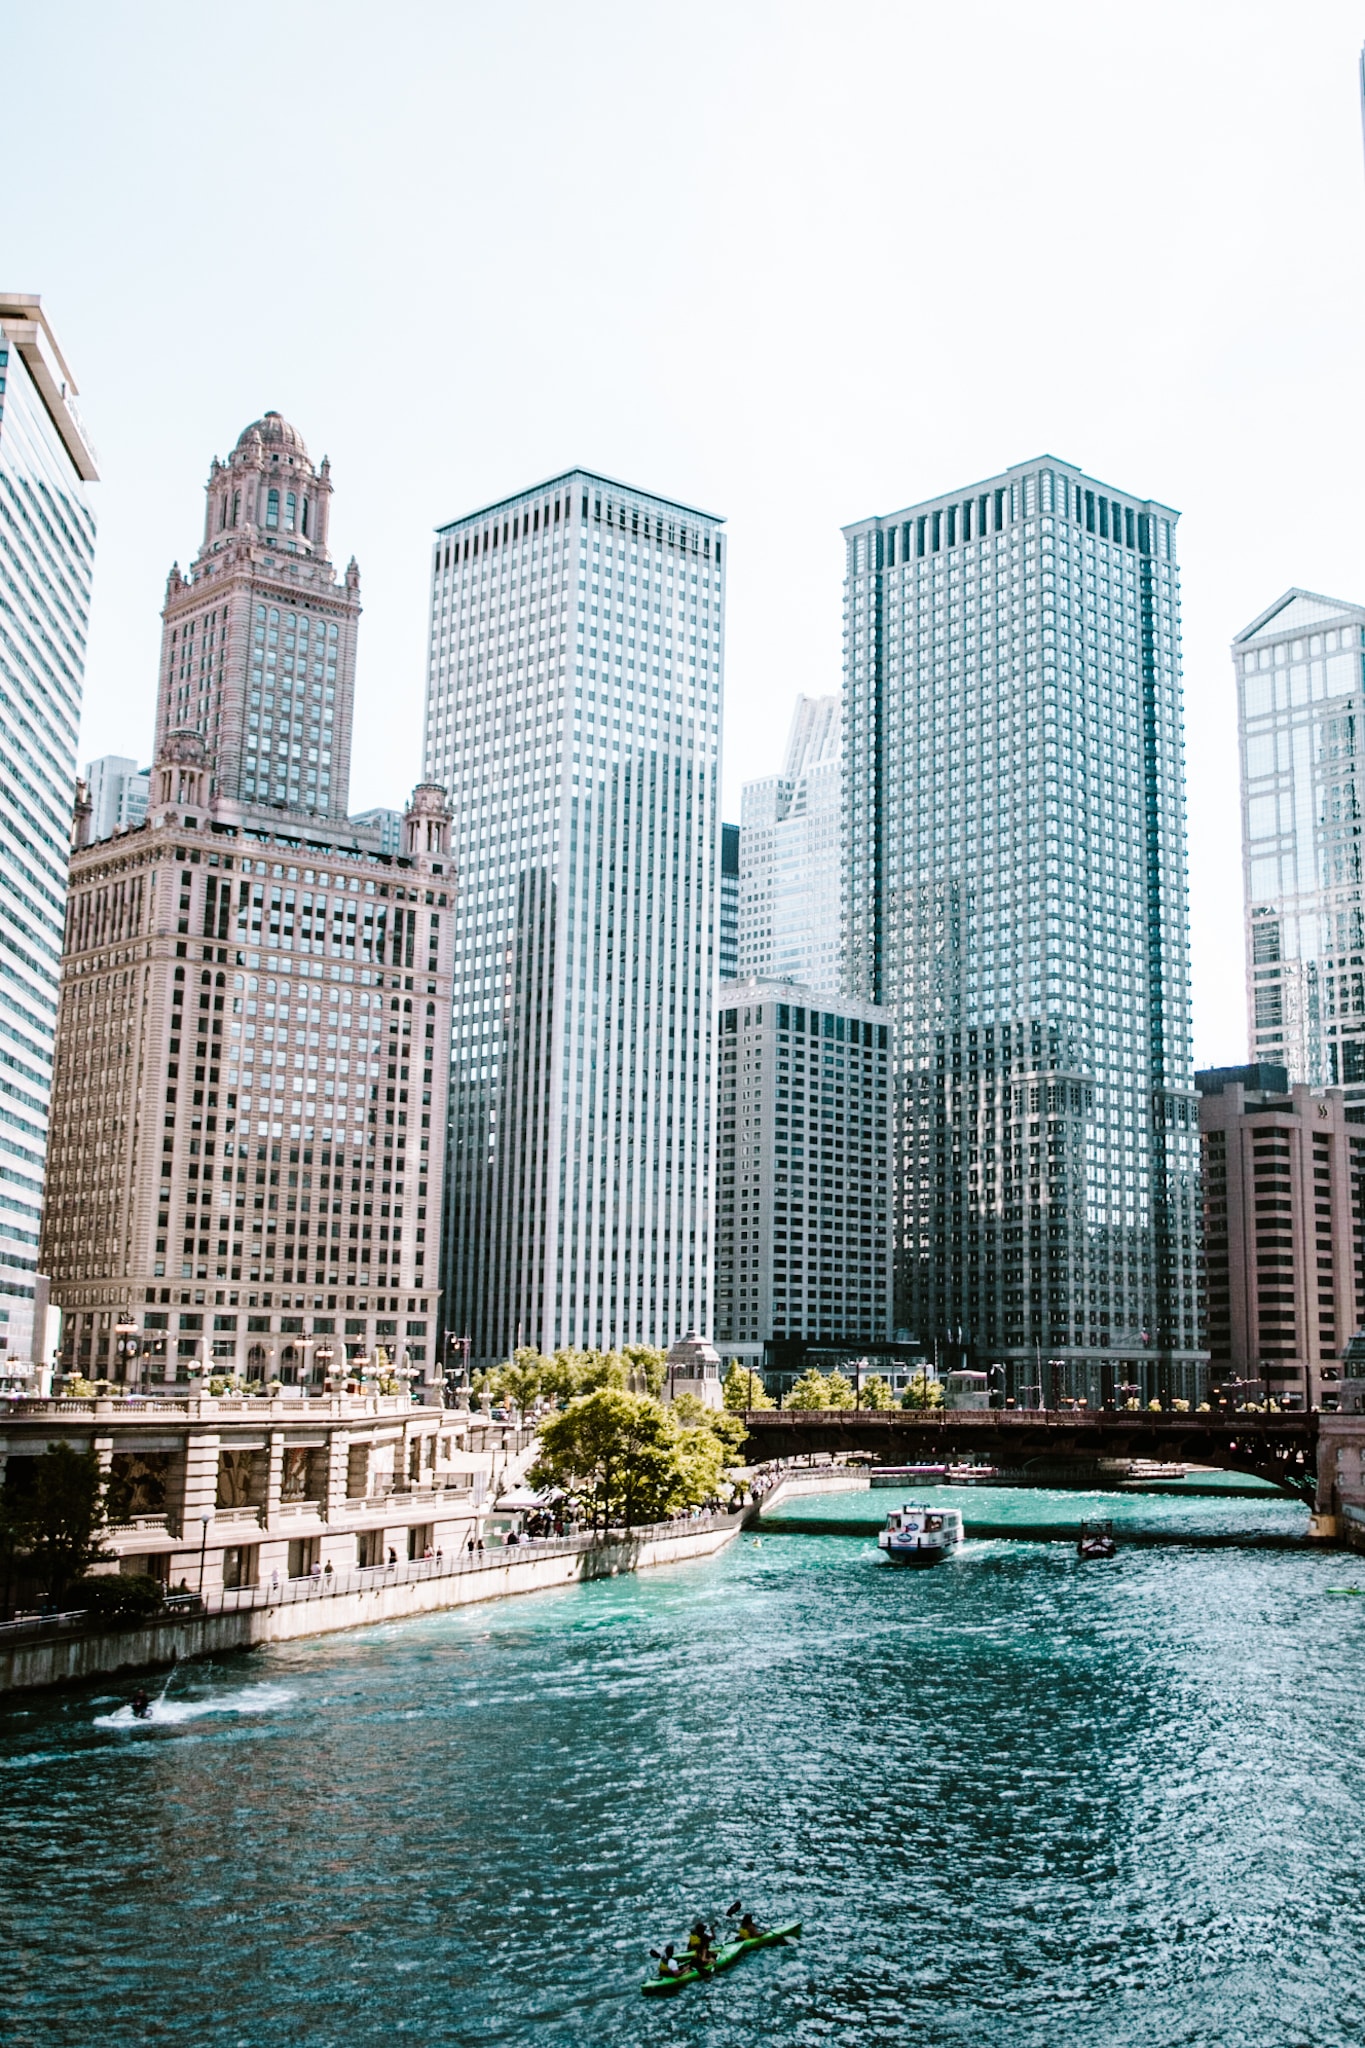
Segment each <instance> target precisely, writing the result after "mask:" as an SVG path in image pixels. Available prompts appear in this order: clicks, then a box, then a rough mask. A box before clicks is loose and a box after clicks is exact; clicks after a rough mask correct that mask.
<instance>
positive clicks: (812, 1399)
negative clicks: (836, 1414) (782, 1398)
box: [787, 1366, 834, 1408]
mask: <svg viewBox="0 0 1365 2048" xmlns="http://www.w3.org/2000/svg"><path fill="white" fill-rule="evenodd" d="M787 1406H788V1407H789V1408H832V1407H833V1406H834V1403H833V1402H832V1401H831V1400H830V1398H829V1381H828V1380H827V1379H826V1378H825V1375H824V1374H823V1373H822V1372H817V1371H816V1370H815V1367H814V1366H812V1367H811V1368H810V1370H809V1372H803V1373H802V1375H801V1377H800V1379H799V1380H797V1381H796V1383H795V1385H794V1386H793V1388H792V1390H791V1392H790V1393H789V1394H788V1396H787Z"/></svg>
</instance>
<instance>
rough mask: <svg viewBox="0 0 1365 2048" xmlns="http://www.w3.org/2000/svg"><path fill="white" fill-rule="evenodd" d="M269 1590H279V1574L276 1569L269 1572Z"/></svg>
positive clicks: (273, 1591) (274, 1591) (275, 1591)
mask: <svg viewBox="0 0 1365 2048" xmlns="http://www.w3.org/2000/svg"><path fill="white" fill-rule="evenodd" d="M270 1590H271V1592H272V1593H278V1592H279V1590H280V1575H279V1573H278V1572H277V1571H274V1572H272V1573H271V1574H270Z"/></svg>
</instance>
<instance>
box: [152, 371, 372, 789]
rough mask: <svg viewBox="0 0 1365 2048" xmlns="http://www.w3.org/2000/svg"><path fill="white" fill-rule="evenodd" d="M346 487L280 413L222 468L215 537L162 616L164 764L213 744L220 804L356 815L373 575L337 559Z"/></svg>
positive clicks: (169, 589)
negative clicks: (360, 656)
mask: <svg viewBox="0 0 1365 2048" xmlns="http://www.w3.org/2000/svg"><path fill="white" fill-rule="evenodd" d="M331 499H332V479H331V469H330V465H329V464H328V461H327V459H326V457H325V456H324V457H323V460H322V462H321V464H320V465H319V466H318V467H317V468H314V466H313V463H312V461H311V459H310V457H309V454H308V450H307V448H306V447H305V446H304V443H303V436H302V435H301V434H300V433H299V432H298V430H297V429H296V428H295V427H291V426H290V424H289V422H288V421H287V420H285V419H282V418H281V417H280V415H279V413H277V412H268V413H266V415H265V417H264V418H263V419H259V420H255V421H253V422H252V424H251V425H250V426H249V427H247V428H246V429H245V430H244V432H243V433H242V435H241V437H240V439H239V440H238V442H237V445H236V447H235V448H234V449H233V451H232V453H231V454H230V455H229V457H228V459H227V461H226V462H225V463H224V462H220V461H219V460H218V459H217V457H216V456H215V458H214V461H213V466H212V468H211V469H210V471H209V480H208V485H207V508H206V512H205V518H204V537H203V541H202V543H201V545H200V549H199V552H198V554H197V555H196V556H195V559H194V561H193V563H192V564H191V566H190V570H189V574H188V575H187V576H182V575H181V573H180V566H179V564H178V563H177V564H176V565H175V566H174V567H173V568H172V570H171V573H170V578H169V580H168V582H167V585H166V605H165V609H164V611H163V612H162V615H161V616H162V633H161V679H160V688H159V690H158V694H157V719H156V754H157V758H158V759H160V757H161V756H162V754H163V752H164V751H165V743H166V741H167V739H168V738H169V736H170V734H172V733H176V732H183V731H186V730H193V731H196V732H198V733H200V734H201V735H202V737H203V740H204V743H205V746H206V747H207V750H208V756H209V760H210V763H211V767H212V775H213V789H214V793H215V794H217V795H219V796H226V797H231V798H234V799H235V800H237V801H238V802H243V803H249V804H251V805H253V806H256V807H259V806H261V805H264V804H269V805H271V806H274V805H279V806H280V807H281V808H282V809H284V810H286V811H294V812H301V813H303V814H305V815H313V816H320V817H325V818H344V817H345V815H346V809H347V798H348V793H349V787H350V776H351V718H352V709H353V704H354V697H355V655H356V629H357V625H358V622H359V618H360V571H359V569H358V568H357V566H356V563H355V561H354V558H353V559H352V561H351V563H350V565H349V567H348V568H347V570H346V574H345V578H344V579H343V580H342V581H338V578H337V572H336V569H335V566H334V565H333V562H332V559H331V556H330V555H329V554H328V552H327V532H328V525H329V522H330V518H331Z"/></svg>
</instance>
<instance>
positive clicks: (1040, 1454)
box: [744, 1408, 1318, 1501]
mask: <svg viewBox="0 0 1365 2048" xmlns="http://www.w3.org/2000/svg"><path fill="white" fill-rule="evenodd" d="M744 1419H745V1426H746V1428H747V1430H748V1446H747V1449H748V1455H749V1457H750V1458H751V1459H753V1461H754V1462H755V1463H763V1462H765V1461H766V1460H768V1459H772V1458H794V1457H804V1456H805V1455H807V1454H808V1453H810V1452H814V1451H825V1452H844V1453H848V1452H861V1453H863V1454H865V1455H868V1456H870V1457H871V1458H872V1459H873V1461H874V1462H875V1463H877V1464H879V1465H898V1464H920V1463H926V1464H927V1463H939V1462H941V1461H942V1460H944V1459H945V1458H950V1457H952V1458H968V1459H977V1460H981V1459H986V1460H991V1461H998V1462H1000V1463H1002V1464H1007V1465H1022V1464H1028V1463H1030V1462H1031V1461H1033V1460H1035V1459H1048V1460H1053V1459H1067V1458H1088V1459H1096V1458H1147V1459H1153V1460H1156V1461H1159V1462H1170V1463H1175V1462H1179V1463H1182V1464H1188V1465H1210V1466H1214V1467H1217V1468H1219V1469H1221V1470H1223V1471H1227V1472H1250V1473H1254V1474H1255V1475H1256V1477H1257V1478H1259V1479H1267V1480H1269V1481H1270V1482H1271V1483H1272V1484H1273V1485H1275V1486H1278V1487H1279V1488H1280V1489H1281V1490H1282V1491H1283V1492H1285V1493H1288V1494H1291V1495H1292V1496H1293V1497H1294V1498H1295V1499H1296V1500H1308V1501H1311V1500H1312V1499H1313V1498H1314V1496H1315V1494H1316V1491H1317V1448H1318V1418H1317V1416H1316V1414H1313V1413H1311V1412H1310V1413H1306V1414H1249V1413H1246V1412H1245V1411H1242V1412H1239V1413H1236V1414H1231V1415H1218V1414H1208V1415H1199V1414H1177V1413H1174V1412H1170V1411H1162V1412H1161V1413H1159V1414H1157V1413H1154V1412H1153V1411H1152V1410H1150V1409H1137V1410H1132V1409H1114V1410H1092V1411H1088V1412H1087V1411H1084V1410H1075V1409H1058V1408H1018V1409H1007V1408H992V1409H975V1410H973V1409H945V1408H938V1409H933V1408H931V1409H905V1408H898V1409H892V1410H890V1411H887V1410H881V1411H873V1410H867V1409H854V1408H817V1409H810V1408H806V1409H795V1408H754V1409H750V1410H749V1411H748V1412H747V1413H746V1415H745V1418H744Z"/></svg>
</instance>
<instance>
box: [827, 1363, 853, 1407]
mask: <svg viewBox="0 0 1365 2048" xmlns="http://www.w3.org/2000/svg"><path fill="white" fill-rule="evenodd" d="M825 1387H826V1389H827V1393H828V1398H827V1400H826V1402H825V1406H826V1407H827V1408H851V1407H852V1406H853V1382H852V1380H851V1379H849V1378H847V1377H846V1375H845V1374H843V1373H841V1372H840V1371H839V1370H838V1369H837V1368H836V1369H835V1371H833V1372H832V1373H831V1374H830V1376H829V1378H828V1379H827V1380H826V1381H825Z"/></svg>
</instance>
